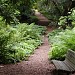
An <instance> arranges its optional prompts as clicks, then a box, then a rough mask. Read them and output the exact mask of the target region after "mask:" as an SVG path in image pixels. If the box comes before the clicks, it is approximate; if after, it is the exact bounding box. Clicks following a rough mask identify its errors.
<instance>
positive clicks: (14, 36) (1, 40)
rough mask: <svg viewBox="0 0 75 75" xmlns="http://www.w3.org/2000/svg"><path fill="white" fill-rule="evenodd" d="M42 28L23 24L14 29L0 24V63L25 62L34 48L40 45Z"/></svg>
mask: <svg viewBox="0 0 75 75" xmlns="http://www.w3.org/2000/svg"><path fill="white" fill-rule="evenodd" d="M44 28H45V27H42V26H41V27H40V26H37V25H34V23H32V24H30V25H28V24H26V23H24V24H19V25H16V26H14V27H12V26H9V25H7V26H6V25H4V23H0V63H15V62H19V61H22V60H27V59H28V57H29V56H30V55H31V54H32V53H33V51H34V50H35V48H37V47H38V46H39V45H41V43H42V40H41V35H42V31H44V30H45V29H44ZM41 29H42V31H41ZM38 30H39V31H38Z"/></svg>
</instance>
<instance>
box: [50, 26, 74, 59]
mask: <svg viewBox="0 0 75 75" xmlns="http://www.w3.org/2000/svg"><path fill="white" fill-rule="evenodd" d="M56 31H57V32H56ZM59 31H60V30H55V31H53V32H52V33H49V40H50V44H51V46H52V48H51V51H50V52H49V58H50V59H57V60H64V59H65V55H66V52H67V50H68V49H72V50H74V51H75V27H74V28H73V29H72V30H69V29H66V30H63V31H60V32H59ZM56 33H57V34H56Z"/></svg>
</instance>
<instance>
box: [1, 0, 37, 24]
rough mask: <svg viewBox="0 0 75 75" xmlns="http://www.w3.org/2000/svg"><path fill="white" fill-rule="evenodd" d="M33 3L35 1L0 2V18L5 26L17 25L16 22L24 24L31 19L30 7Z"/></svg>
mask: <svg viewBox="0 0 75 75" xmlns="http://www.w3.org/2000/svg"><path fill="white" fill-rule="evenodd" d="M35 2H36V0H15V1H14V0H0V16H2V17H3V20H5V22H6V24H7V23H8V24H10V23H12V22H13V23H14V24H17V23H18V21H20V22H24V23H25V22H27V21H28V20H29V19H32V16H33V14H34V13H33V11H32V7H33V5H34V3H35ZM34 20H35V18H34ZM31 22H32V21H31Z"/></svg>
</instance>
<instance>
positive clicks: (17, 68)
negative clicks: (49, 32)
mask: <svg viewBox="0 0 75 75" xmlns="http://www.w3.org/2000/svg"><path fill="white" fill-rule="evenodd" d="M43 42H44V43H43V45H42V46H40V47H39V48H38V49H36V50H35V52H34V54H33V55H31V56H30V58H29V60H28V61H23V62H20V63H17V64H8V65H0V75H52V74H51V72H52V70H53V68H54V66H53V65H52V64H51V63H50V61H49V60H48V52H49V49H50V48H49V44H48V38H47V37H46V36H44V41H43Z"/></svg>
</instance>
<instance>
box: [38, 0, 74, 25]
mask: <svg viewBox="0 0 75 75" xmlns="http://www.w3.org/2000/svg"><path fill="white" fill-rule="evenodd" d="M37 6H38V10H39V11H41V13H43V14H44V15H45V16H46V17H47V18H48V19H49V20H51V24H52V25H58V22H59V20H60V17H61V16H62V17H66V18H68V19H69V17H68V16H69V15H71V13H72V10H73V8H74V7H75V1H74V0H41V1H38V5H37ZM44 8H45V9H44ZM67 22H68V20H67Z"/></svg>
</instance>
